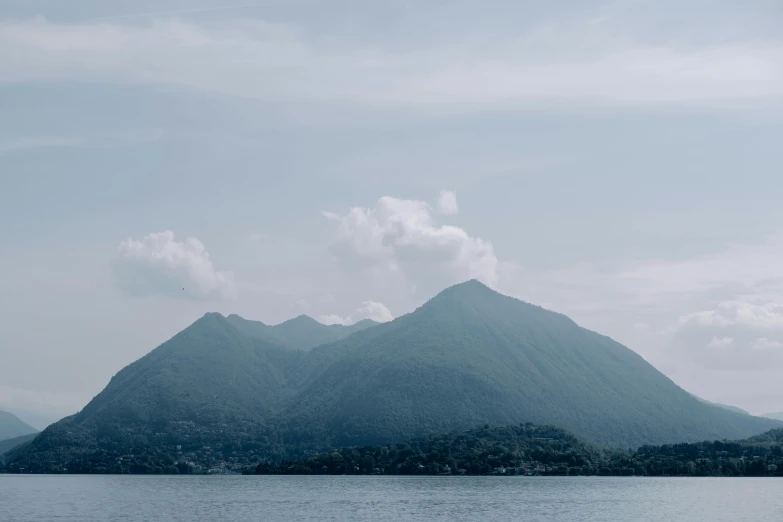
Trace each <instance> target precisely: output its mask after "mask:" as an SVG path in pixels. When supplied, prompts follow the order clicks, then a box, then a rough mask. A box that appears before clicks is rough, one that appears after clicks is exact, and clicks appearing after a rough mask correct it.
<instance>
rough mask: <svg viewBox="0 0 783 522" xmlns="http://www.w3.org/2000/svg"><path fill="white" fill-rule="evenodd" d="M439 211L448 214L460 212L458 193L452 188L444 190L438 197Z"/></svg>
mask: <svg viewBox="0 0 783 522" xmlns="http://www.w3.org/2000/svg"><path fill="white" fill-rule="evenodd" d="M438 212H440V213H441V214H445V215H447V216H452V215H454V214H456V213H458V212H459V206H458V205H457V194H455V193H454V192H453V191H451V190H442V191H441V192H440V197H439V198H438Z"/></svg>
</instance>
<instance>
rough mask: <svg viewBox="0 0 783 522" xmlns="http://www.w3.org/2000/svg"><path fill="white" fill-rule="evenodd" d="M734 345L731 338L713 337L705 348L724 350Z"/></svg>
mask: <svg viewBox="0 0 783 522" xmlns="http://www.w3.org/2000/svg"><path fill="white" fill-rule="evenodd" d="M732 344H734V339H732V338H731V337H713V338H712V341H710V342H709V344H708V345H707V348H725V347H727V346H731V345H732Z"/></svg>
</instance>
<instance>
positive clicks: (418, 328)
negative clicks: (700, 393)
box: [8, 281, 783, 473]
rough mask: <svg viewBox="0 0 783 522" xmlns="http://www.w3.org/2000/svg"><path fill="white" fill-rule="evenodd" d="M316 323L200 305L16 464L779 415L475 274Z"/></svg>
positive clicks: (253, 455) (730, 431)
mask: <svg viewBox="0 0 783 522" xmlns="http://www.w3.org/2000/svg"><path fill="white" fill-rule="evenodd" d="M311 321H312V320H310V319H309V318H297V319H294V320H293V322H288V324H287V326H286V327H285V328H280V329H277V330H272V332H275V334H274V335H271V334H270V333H269V330H270V328H274V327H268V326H267V325H264V324H263V323H256V322H253V321H246V320H244V319H241V318H239V317H237V316H229V317H223V316H222V315H220V314H207V315H205V316H204V317H202V318H201V319H199V320H198V321H196V322H195V323H193V324H192V325H191V326H189V327H188V328H186V329H185V330H183V331H182V332H180V333H179V334H177V335H175V336H174V337H173V338H172V339H170V340H169V341H167V342H165V343H164V344H162V345H161V346H159V347H158V348H156V349H155V350H153V351H152V352H150V353H149V354H147V355H146V356H144V357H142V358H141V359H139V360H138V361H136V362H134V363H132V364H131V365H129V366H127V367H126V368H124V369H122V370H121V371H120V372H119V373H117V375H115V376H114V377H113V378H112V379H111V381H110V382H109V384H108V386H107V387H106V388H105V389H104V390H103V391H102V392H101V393H100V394H98V395H97V396H96V397H95V398H94V399H93V400H92V401H91V402H90V403H89V404H88V405H87V406H86V407H85V408H84V409H83V410H82V411H81V412H79V413H77V414H76V415H74V416H71V417H68V418H65V419H63V420H61V421H60V422H57V423H55V424H53V425H52V426H49V427H48V428H47V429H46V430H44V431H43V432H42V433H41V434H40V435H39V436H38V437H36V439H35V440H34V441H33V442H31V443H30V444H29V445H25V446H23V447H21V448H17V449H16V450H13V451H12V452H11V453H10V454H9V456H8V459H9V461H10V465H9V466H10V468H9V469H11V470H19V469H20V468H25V469H26V470H34V471H63V470H68V471H69V472H72V473H74V472H79V473H84V472H112V473H115V472H116V473H120V472H134V473H151V472H158V473H162V472H176V471H177V470H178V469H179V470H180V471H181V470H182V469H196V468H198V469H201V468H199V467H205V466H215V465H217V464H216V463H220V462H223V463H224V464H223V465H224V466H229V467H232V469H239V468H241V467H242V466H246V465H248V464H250V463H252V462H254V461H255V462H258V461H259V460H261V459H270V460H276V459H281V458H288V457H294V456H297V455H301V454H303V453H304V452H310V451H319V450H323V449H327V448H330V447H339V446H351V445H366V444H380V443H388V442H395V441H401V440H406V439H412V438H416V437H420V436H424V435H427V434H431V433H441V432H445V431H453V430H461V429H469V428H471V427H474V426H477V425H484V424H492V425H512V424H519V423H521V422H533V423H536V424H547V425H553V426H557V427H559V428H561V429H566V430H569V431H571V432H572V433H574V434H575V435H576V436H578V437H580V438H581V439H583V440H585V441H586V442H588V443H592V444H597V445H601V446H604V447H624V448H629V447H634V446H639V445H642V444H658V443H671V442H690V441H698V440H707V439H709V440H715V439H740V438H745V437H748V436H752V435H755V434H758V433H761V432H763V431H765V430H769V429H773V428H777V427H781V426H783V424H781V423H780V422H777V421H774V420H770V419H761V418H757V417H752V416H748V415H741V414H738V413H734V412H731V411H727V410H725V409H722V408H718V407H716V406H713V405H710V404H705V403H703V402H702V401H699V400H697V399H696V398H694V397H693V396H691V395H690V394H689V393H688V392H686V391H684V390H682V389H681V388H679V387H678V386H676V385H675V384H674V383H673V382H672V381H670V380H669V379H668V378H666V377H665V376H664V375H662V374H661V373H660V372H658V371H657V370H656V369H655V368H653V367H652V366H651V365H650V364H648V363H647V362H646V361H645V360H644V359H642V358H641V357H640V356H638V355H637V354H636V353H634V352H633V351H631V350H629V349H628V348H626V347H624V346H622V345H620V344H619V343H617V342H615V341H612V340H611V339H609V338H608V337H604V336H602V335H599V334H597V333H594V332H591V331H589V330H585V329H583V328H580V327H579V326H578V325H577V324H576V323H574V322H573V321H571V320H570V319H569V318H567V317H565V316H563V315H560V314H557V313H553V312H550V311H547V310H544V309H543V308H539V307H537V306H533V305H530V304H527V303H524V302H522V301H519V300H516V299H512V298H510V297H506V296H503V295H501V294H498V293H496V292H494V291H493V290H490V289H489V288H487V287H486V286H484V285H482V284H481V283H478V282H476V281H470V282H467V283H463V284H460V285H457V286H454V287H451V288H449V289H446V290H444V291H443V292H441V293H440V294H438V295H437V296H436V297H434V298H433V299H431V300H430V301H429V302H427V303H426V304H424V305H423V306H421V307H420V308H418V309H417V310H415V311H414V312H412V313H410V314H408V315H405V316H402V317H400V318H398V319H396V320H394V321H391V322H388V323H383V324H377V325H374V326H370V327H367V328H363V329H361V328H360V329H359V330H358V331H354V332H352V333H349V334H348V335H347V336H346V337H344V338H342V339H340V340H338V341H336V342H333V343H330V344H321V345H318V346H315V347H313V348H311V349H310V350H307V351H305V350H303V349H301V348H302V347H304V346H306V344H305V343H304V341H303V340H304V339H308V336H307V335H305V334H307V333H308V332H312V331H321V332H324V331H326V330H324V329H322V328H319V327H317V326H316V327H315V328H313V329H310V326H313V325H312V323H311ZM283 325H286V323H283ZM297 325H298V327H301V330H300V331H298V332H297V330H296V328H297ZM278 326H280V325H278ZM321 326H324V325H321ZM335 331H339V332H340V335H343V334H345V333H346V330H345V329H339V328H338V329H336V330H335ZM281 332H282V333H281ZM297 336H298V337H297ZM315 342H319V341H318V340H315V338H314V337H309V341H308V344H307V345H308V346H309V345H312V344H313V343H315ZM297 343H301V344H298V345H297Z"/></svg>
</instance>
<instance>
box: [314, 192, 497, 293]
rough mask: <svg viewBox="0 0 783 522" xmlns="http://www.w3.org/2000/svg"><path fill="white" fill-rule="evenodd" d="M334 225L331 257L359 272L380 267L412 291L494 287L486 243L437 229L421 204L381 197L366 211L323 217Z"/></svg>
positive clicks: (492, 263)
mask: <svg viewBox="0 0 783 522" xmlns="http://www.w3.org/2000/svg"><path fill="white" fill-rule="evenodd" d="M324 215H325V216H326V217H327V218H329V219H330V220H332V221H335V222H336V223H337V230H336V236H335V245H334V249H333V250H334V253H335V255H336V257H337V258H338V259H340V260H343V261H355V262H358V263H359V265H360V266H362V265H363V266H364V268H372V267H382V268H383V269H384V270H386V271H387V273H388V272H390V273H396V274H401V275H402V276H404V277H405V278H406V279H407V280H408V281H410V282H411V283H412V284H414V285H417V286H424V285H428V284H430V285H434V286H435V287H438V286H440V287H441V288H442V287H443V286H445V284H452V283H456V282H460V281H464V280H466V279H479V280H481V281H483V282H484V283H486V284H488V285H490V286H494V285H495V284H496V283H497V282H498V278H499V274H498V266H499V262H498V259H497V257H496V256H495V251H494V249H493V247H492V243H490V242H489V241H485V240H483V239H481V238H479V237H475V236H471V235H470V234H468V233H467V232H466V231H465V230H463V229H462V228H460V227H456V226H450V225H440V224H438V223H436V221H435V218H434V217H433V211H432V207H430V205H429V204H428V203H427V202H425V201H417V200H408V199H397V198H393V197H388V196H384V197H382V198H380V199H379V200H378V202H377V203H376V204H375V206H374V207H372V208H362V207H354V208H351V209H350V210H349V211H348V213H347V214H343V215H340V214H337V213H334V212H325V213H324Z"/></svg>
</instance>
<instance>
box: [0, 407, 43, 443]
mask: <svg viewBox="0 0 783 522" xmlns="http://www.w3.org/2000/svg"><path fill="white" fill-rule="evenodd" d="M37 432H38V430H37V429H35V428H33V427H32V426H30V425H29V424H27V423H25V422H22V420H20V419H19V417H17V416H16V415H14V414H12V413H8V412H7V411H0V441H2V440H5V439H12V438H15V437H20V436H22V435H29V434H30V433H37Z"/></svg>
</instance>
